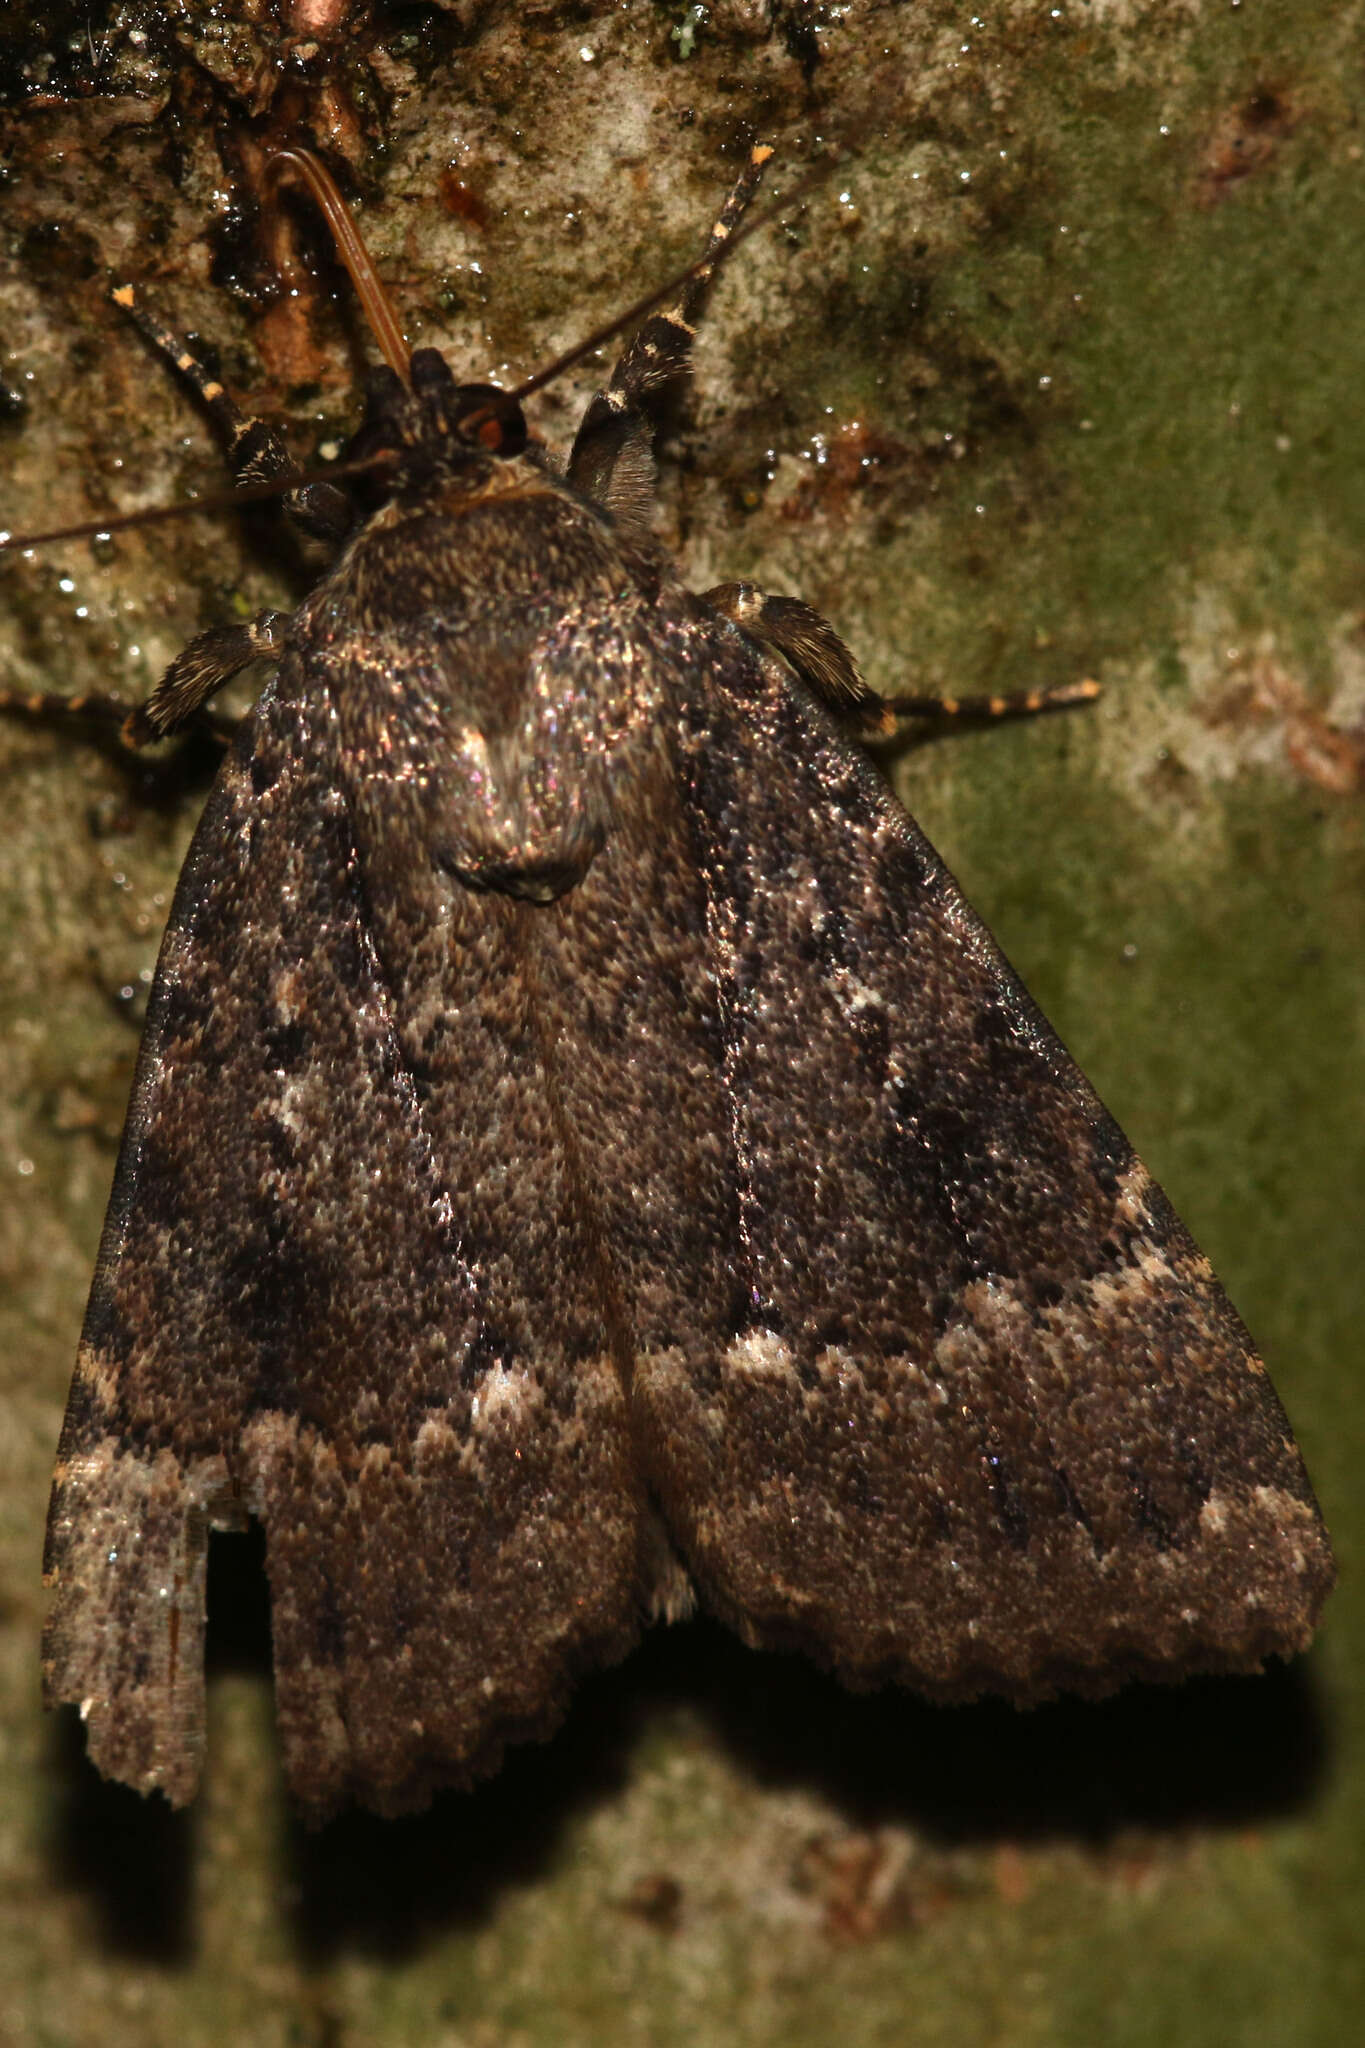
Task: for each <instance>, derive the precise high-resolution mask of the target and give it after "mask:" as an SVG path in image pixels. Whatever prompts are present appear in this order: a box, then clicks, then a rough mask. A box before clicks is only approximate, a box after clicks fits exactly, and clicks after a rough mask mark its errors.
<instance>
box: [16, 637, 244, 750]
mask: <svg viewBox="0 0 1365 2048" xmlns="http://www.w3.org/2000/svg"><path fill="white" fill-rule="evenodd" d="M185 652H186V653H188V652H189V649H188V648H186V650H185ZM253 658H254V657H253ZM182 659H183V657H182ZM224 680H226V678H224ZM148 708H149V705H148V704H130V703H129V702H128V700H127V698H126V697H108V696H106V695H105V694H104V692H103V691H102V690H86V691H83V692H82V694H81V695H80V696H79V697H63V696H62V695H61V694H60V693H59V692H58V691H56V690H0V717H3V718H32V719H38V720H41V722H42V723H43V724H44V725H55V726H78V727H79V728H80V729H81V731H82V732H83V733H90V732H95V733H100V734H103V735H106V736H107V737H108V738H110V739H117V740H119V741H121V742H122V743H123V744H124V745H125V746H130V747H135V746H143V745H145V744H146V742H147V741H148V740H149V739H152V738H155V737H157V736H158V735H157V734H155V733H154V732H152V731H151V730H142V729H141V723H140V721H141V720H142V717H143V714H144V713H146V712H147V710H148ZM135 724H137V725H138V728H139V729H138V732H137V735H136V736H134V732H133V727H134V725H135ZM197 724H198V727H199V729H200V731H201V732H204V733H205V734H207V736H208V737H209V738H210V739H212V740H216V741H217V743H218V744H219V746H222V747H226V746H227V745H228V744H229V743H230V742H231V739H232V736H233V734H234V733H235V731H236V730H237V720H236V719H235V718H219V717H218V716H217V715H216V714H215V713H213V712H211V711H201V712H200V713H199V717H198V720H197Z"/></svg>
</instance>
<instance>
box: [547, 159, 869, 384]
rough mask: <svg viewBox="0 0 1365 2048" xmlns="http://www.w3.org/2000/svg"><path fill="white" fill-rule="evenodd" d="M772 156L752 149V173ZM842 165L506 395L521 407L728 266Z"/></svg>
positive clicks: (821, 168) (755, 218) (802, 183)
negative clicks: (705, 275) (696, 281)
mask: <svg viewBox="0 0 1365 2048" xmlns="http://www.w3.org/2000/svg"><path fill="white" fill-rule="evenodd" d="M771 155H772V151H771V150H770V149H768V148H765V147H760V148H757V149H755V150H754V152H753V155H752V157H751V158H750V164H751V167H752V168H753V170H754V171H755V172H757V171H758V170H759V169H760V168H761V166H762V165H763V164H765V163H766V162H767V161H768V159H769V157H770V156H771ZM842 162H843V158H842V156H832V157H828V158H826V159H825V160H824V162H822V163H818V164H815V165H814V166H813V167H812V168H811V169H810V170H809V171H807V173H806V175H805V177H804V178H801V179H798V181H797V183H796V184H795V185H794V186H793V187H792V190H791V191H790V192H788V193H787V194H786V196H785V198H782V199H775V200H774V201H773V203H772V205H771V206H765V207H764V209H763V211H762V213H756V214H753V215H751V217H750V218H749V219H748V220H746V221H744V222H743V223H742V224H741V225H740V226H739V227H737V228H735V229H734V230H733V231H732V233H731V235H730V238H729V240H728V241H727V242H726V243H725V245H724V247H723V248H721V249H720V250H709V251H708V252H707V254H706V255H705V256H699V257H698V258H697V260H696V262H695V263H689V264H688V265H687V268H686V269H685V270H679V271H675V273H674V274H673V276H672V277H670V278H668V279H667V280H666V281H665V282H664V283H663V284H661V285H658V286H657V287H656V288H655V289H654V290H653V291H652V292H646V293H645V296H644V297H643V298H642V299H637V300H636V301H635V303H634V305H633V306H627V308H626V310H625V312H624V313H617V314H614V315H613V317H612V318H611V319H610V320H607V321H605V322H604V323H603V325H602V326H601V327H595V328H594V329H593V331H592V333H591V334H588V335H585V336H584V337H583V339H582V341H576V342H575V343H574V345H573V347H572V348H568V349H565V351H564V353H563V355H561V356H556V357H555V359H554V361H553V362H550V363H546V365H545V367H544V369H541V370H537V371H536V372H535V374H534V376H531V377H528V378H527V379H526V381H525V383H524V384H518V385H517V387H516V389H515V391H510V392H509V393H508V394H507V395H508V397H509V398H512V399H514V400H515V401H516V402H517V404H520V403H521V401H522V400H523V399H525V398H529V397H530V396H531V394H532V392H534V391H540V390H543V389H544V387H545V385H547V384H549V383H550V382H551V381H552V380H553V379H554V378H555V377H559V376H562V375H563V373H564V371H565V370H571V369H572V368H573V366H574V364H575V363H581V362H582V360H583V358H584V356H590V355H592V353H593V352H594V350H595V349H599V348H601V347H602V345H603V343H604V342H608V341H612V340H614V339H615V337H616V336H617V335H618V334H622V333H624V332H625V330H626V328H628V327H633V326H634V325H635V323H636V322H637V321H638V320H643V318H644V316H645V314H646V313H652V312H653V311H654V308H655V307H656V306H661V305H662V304H663V303H664V301H665V299H671V298H672V297H673V296H674V294H675V293H677V292H680V291H682V290H683V289H684V288H685V287H686V286H687V285H688V284H690V282H691V281H692V279H693V278H694V277H697V276H698V275H700V273H701V272H702V271H704V270H709V271H715V270H718V269H719V268H720V266H721V264H722V263H728V261H729V260H730V258H731V257H732V256H733V255H734V253H735V251H736V249H737V248H738V247H739V245H740V243H741V242H746V241H747V240H748V239H749V236H750V235H756V234H757V233H758V231H759V229H760V228H766V227H769V226H770V225H771V224H772V222H773V221H775V220H776V219H777V217H778V215H779V214H782V213H785V212H786V211H787V208H788V207H789V206H794V205H795V204H796V201H797V200H798V199H803V198H804V197H805V195H806V193H807V192H809V191H810V190H811V188H812V187H813V186H815V185H821V184H823V183H824V181H825V179H826V178H828V177H829V176H831V174H832V173H833V172H834V171H836V170H837V169H838V167H839V165H840V164H841V163H842Z"/></svg>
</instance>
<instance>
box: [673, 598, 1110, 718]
mask: <svg viewBox="0 0 1365 2048" xmlns="http://www.w3.org/2000/svg"><path fill="white" fill-rule="evenodd" d="M702 595H703V597H704V599H705V601H706V603H707V604H709V605H713V606H714V607H715V609H716V610H717V611H718V612H721V613H723V614H724V616H725V617H726V618H727V619H733V621H734V623H735V624H736V625H737V626H739V627H741V628H742V630H743V631H744V633H745V634H746V635H747V637H748V638H749V639H750V640H752V641H754V642H755V643H756V644H757V645H758V646H759V647H763V648H766V649H767V650H768V651H769V652H770V653H772V654H780V655H781V657H782V659H783V660H784V661H785V662H786V663H787V665H788V667H789V668H791V669H792V670H793V671H794V672H795V674H796V675H798V676H799V677H800V678H801V681H802V682H803V683H804V684H805V685H806V688H807V689H808V690H809V691H811V693H812V695H814V696H816V697H818V698H820V700H821V701H822V703H824V704H827V705H828V706H829V708H830V710H831V711H833V712H834V713H835V715H836V717H838V718H841V719H843V720H844V721H845V722H846V723H848V724H850V725H852V727H853V728H854V730H855V731H857V732H860V733H862V734H863V735H864V736H865V737H867V738H875V737H877V736H878V735H879V734H880V735H882V736H883V737H885V736H886V735H887V734H889V733H891V732H894V731H895V728H896V721H897V720H898V719H901V718H935V719H960V720H963V721H968V720H974V719H994V718H1031V717H1033V716H1034V715H1035V714H1036V713H1038V712H1043V711H1061V710H1065V709H1066V708H1067V707H1068V706H1070V705H1073V704H1089V703H1091V702H1092V701H1093V699H1094V698H1096V697H1098V696H1099V694H1100V686H1099V684H1098V683H1096V682H1091V681H1090V680H1089V679H1088V678H1087V679H1086V680H1085V681H1084V682H1079V683H1058V684H1056V685H1054V686H1053V687H1052V688H1051V689H1046V690H1012V691H1009V692H1005V693H1000V692H996V693H993V694H989V695H981V696H972V697H957V696H951V695H944V696H919V695H914V694H906V695H903V696H897V697H882V696H879V695H878V693H877V691H875V690H874V689H872V688H871V686H870V685H869V684H867V683H865V682H864V681H863V678H862V676H861V674H860V673H859V669H858V664H857V662H856V661H855V660H854V659H853V656H852V655H851V654H850V653H849V651H848V649H847V647H845V645H844V643H843V641H842V640H841V639H840V638H839V635H838V634H837V633H836V632H835V630H834V628H833V626H831V625H830V623H829V621H828V619H825V618H823V617H822V616H821V615H820V613H819V612H817V611H814V610H812V608H811V606H810V605H808V604H803V603H802V602H801V600H800V599H799V598H796V597H774V596H772V595H771V594H769V593H768V592H767V591H762V590H759V589H758V588H757V586H756V585H755V584H752V583H718V584H716V586H715V587H714V589H712V590H707V591H704V592H703V593H702Z"/></svg>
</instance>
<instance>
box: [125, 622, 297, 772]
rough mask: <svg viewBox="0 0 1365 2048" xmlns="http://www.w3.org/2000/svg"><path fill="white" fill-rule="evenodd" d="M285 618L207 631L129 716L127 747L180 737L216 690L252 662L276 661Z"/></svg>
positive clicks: (171, 667) (220, 627)
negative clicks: (172, 734) (170, 737)
mask: <svg viewBox="0 0 1365 2048" xmlns="http://www.w3.org/2000/svg"><path fill="white" fill-rule="evenodd" d="M288 625H289V613H288V612H272V611H263V612H257V614H256V616H255V618H254V619H248V620H247V622H246V624H245V625H237V626H210V627H209V628H208V630H207V632H204V633H197V634H196V635H195V637H194V639H193V640H191V641H190V644H189V646H188V647H186V648H183V649H182V650H181V652H180V653H179V654H177V656H176V657H175V660H174V661H173V662H172V663H171V665H170V667H169V668H168V669H167V670H166V673H165V675H164V676H163V677H162V678H161V681H160V682H159V683H158V684H157V686H156V688H155V689H154V690H153V691H152V694H151V696H150V697H148V698H147V700H146V702H145V703H143V704H139V705H137V706H136V708H135V709H134V710H133V711H132V712H130V713H129V714H128V715H127V718H126V721H125V723H124V725H123V727H122V735H123V738H124V739H125V740H126V741H127V743H128V745H129V746H130V747H145V746H146V745H147V743H148V741H149V740H163V739H166V738H167V737H168V736H169V735H170V734H171V733H173V732H180V731H182V730H183V729H184V727H185V726H187V725H188V724H189V723H190V721H191V719H193V718H195V717H196V716H197V715H198V714H199V713H200V712H201V711H202V710H203V707H204V705H205V704H207V702H208V700H209V698H210V697H211V696H212V695H213V693H214V691H215V690H221V689H222V687H223V685H224V683H227V682H231V680H232V678H233V676H235V675H238V674H239V673H240V672H241V670H242V669H244V668H247V667H248V666H249V665H250V664H251V663H252V662H253V661H278V660H279V658H280V656H281V655H282V654H283V652H284V643H285V632H286V629H287V627H288Z"/></svg>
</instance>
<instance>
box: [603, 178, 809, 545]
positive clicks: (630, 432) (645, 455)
mask: <svg viewBox="0 0 1365 2048" xmlns="http://www.w3.org/2000/svg"><path fill="white" fill-rule="evenodd" d="M771 155H772V151H771V150H770V149H767V148H763V147H759V148H756V149H754V150H752V151H751V152H750V155H749V161H748V163H747V164H746V165H745V167H744V169H743V170H742V171H741V173H740V175H739V177H738V179H737V180H736V182H735V186H734V190H733V191H732V192H731V194H730V196H729V198H728V199H727V200H726V202H725V204H724V206H723V207H722V208H721V213H720V218H719V219H718V220H717V222H716V224H715V226H714V227H713V228H712V230H711V239H710V241H709V242H708V243H707V247H706V255H705V256H704V258H703V259H702V261H701V262H700V263H699V264H698V265H697V268H696V269H695V270H694V271H692V273H691V274H690V276H689V277H688V280H687V282H686V284H685V285H684V286H683V288H682V292H681V294H680V296H679V299H678V303H677V304H676V306H673V307H671V308H670V309H669V310H668V311H667V312H664V313H651V315H650V316H649V318H648V319H647V320H646V321H645V323H644V326H643V327H642V328H641V329H640V331H639V333H638V334H637V335H636V336H635V338H634V340H633V341H632V342H631V343H630V345H629V346H628V347H627V349H626V350H625V352H624V354H623V355H622V356H621V359H620V361H619V362H618V363H617V365H616V368H615V369H614V370H613V371H612V375H611V382H610V384H609V385H608V386H607V388H606V390H605V391H599V392H598V393H597V395H596V397H595V398H594V399H593V400H592V402H591V403H590V405H589V406H588V409H587V411H586V412H585V413H584V415H583V421H582V424H581V425H580V427H579V429H578V433H577V435H576V436H575V439H574V444H573V452H572V454H571V455H570V457H569V471H568V475H569V482H570V483H571V484H573V485H574V486H575V487H576V488H577V489H578V490H580V491H582V492H583V493H584V494H585V496H587V497H590V498H594V499H596V501H597V502H598V503H599V504H601V505H605V506H606V507H607V508H608V510H609V511H611V512H613V513H614V514H615V515H616V517H617V518H625V519H628V520H634V521H636V522H639V521H641V520H642V519H644V518H645V517H646V516H647V512H648V507H649V503H650V498H651V494H652V492H653V487H654V462H653V453H652V451H653V442H654V428H655V423H656V419H657V414H658V410H659V405H660V401H661V400H662V398H663V397H664V395H665V394H666V393H667V392H668V390H669V389H670V387H671V386H672V385H674V384H676V383H677V381H678V379H679V378H681V377H684V376H686V374H687V371H688V368H689V367H690V364H691V360H692V337H693V335H694V333H695V332H696V326H697V322H698V320H699V319H700V317H701V313H702V309H703V307H704V306H705V303H706V296H707V293H708V292H709V290H710V288H711V280H712V278H713V277H714V275H715V270H716V263H717V261H718V259H719V257H720V254H721V251H722V250H723V249H724V247H725V245H726V243H727V242H728V241H729V240H730V237H731V236H732V235H733V233H734V231H735V228H736V226H737V225H738V223H739V221H740V219H741V217H742V215H743V213H744V210H745V208H746V207H747V206H748V204H749V202H750V200H751V199H752V198H753V196H754V194H755V192H756V191H757V190H758V186H759V181H760V179H761V178H762V176H763V169H764V166H765V164H766V163H767V161H768V158H769V157H770V156H771Z"/></svg>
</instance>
